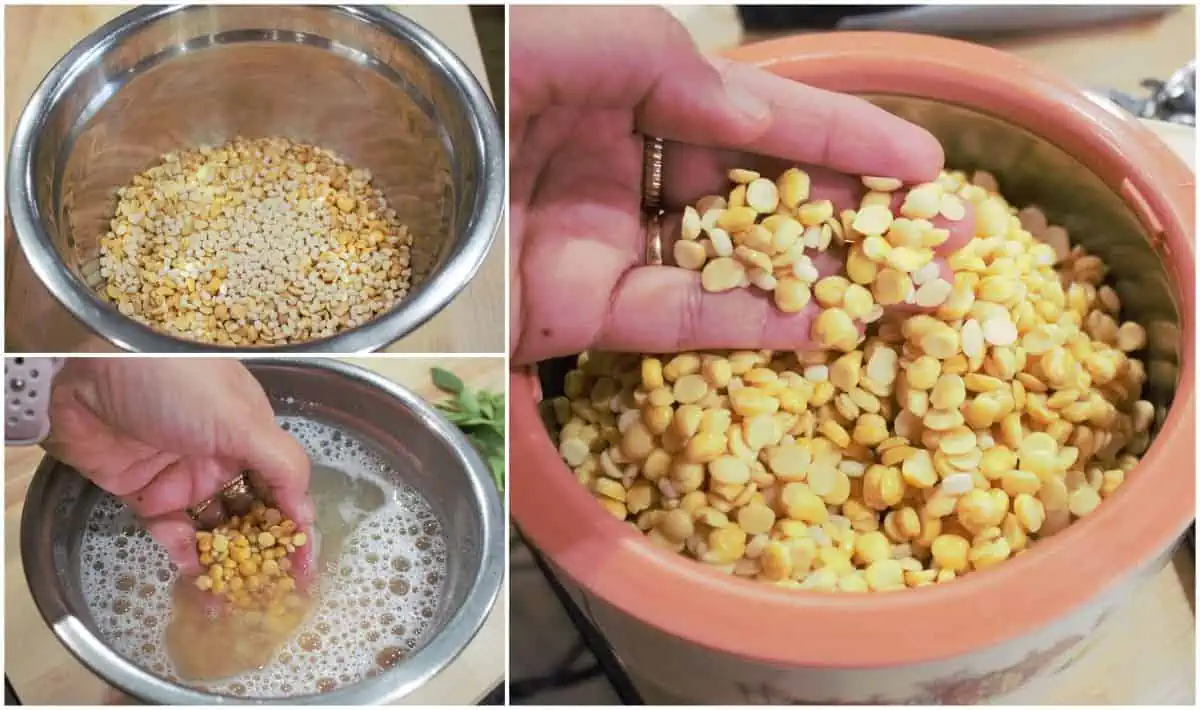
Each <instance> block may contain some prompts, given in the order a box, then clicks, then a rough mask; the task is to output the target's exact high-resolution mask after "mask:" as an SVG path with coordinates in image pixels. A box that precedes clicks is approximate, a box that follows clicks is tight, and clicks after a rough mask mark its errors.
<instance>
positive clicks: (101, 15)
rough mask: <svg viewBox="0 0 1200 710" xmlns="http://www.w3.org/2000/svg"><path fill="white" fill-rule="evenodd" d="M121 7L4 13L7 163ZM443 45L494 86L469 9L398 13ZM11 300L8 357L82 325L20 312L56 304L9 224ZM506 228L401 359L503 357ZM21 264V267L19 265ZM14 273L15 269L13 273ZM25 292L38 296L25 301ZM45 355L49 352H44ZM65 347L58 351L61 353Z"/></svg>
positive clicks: (397, 347) (399, 347) (95, 347)
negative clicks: (32, 120)
mask: <svg viewBox="0 0 1200 710" xmlns="http://www.w3.org/2000/svg"><path fill="white" fill-rule="evenodd" d="M126 9H127V7H122V6H119V5H104V6H66V5H63V6H36V5H30V6H21V7H13V6H9V7H6V8H5V9H4V21H5V51H4V58H5V66H4V99H5V107H4V127H5V141H4V151H5V156H7V151H8V147H9V141H10V140H11V136H12V132H13V128H14V126H16V123H17V120H18V119H19V118H20V115H21V111H22V110H24V108H25V102H26V101H27V100H28V99H29V97H30V96H31V95H32V94H33V92H34V90H35V89H36V88H37V86H38V84H39V83H40V82H41V80H42V78H43V77H44V76H45V75H46V73H47V72H48V71H49V70H50V68H51V67H52V66H54V63H55V62H57V61H58V60H59V58H60V57H62V55H64V54H65V53H66V52H67V51H68V50H70V48H71V47H72V46H73V45H74V44H75V43H76V42H78V41H79V40H81V39H82V38H83V37H85V36H86V35H87V34H88V33H90V32H92V31H93V30H95V29H96V28H97V27H99V26H100V25H102V24H104V23H105V22H108V21H109V20H111V19H112V18H114V17H116V16H117V15H119V14H120V13H121V12H123V11H124V10H126ZM396 9H397V10H399V11H400V12H402V13H404V14H405V15H407V16H408V17H410V18H411V19H413V20H414V21H416V22H417V23H419V24H421V25H422V26H424V28H425V29H427V30H429V31H430V32H431V33H432V34H433V35H435V36H436V37H437V38H438V39H440V40H442V42H444V43H445V44H446V46H448V47H449V48H450V49H451V50H453V51H454V52H455V54H457V55H458V56H459V58H460V59H462V61H463V62H464V63H465V64H466V65H467V67H468V68H469V69H470V70H471V71H472V72H473V73H474V74H475V76H476V78H477V79H479V82H480V84H481V85H482V86H483V88H484V91H488V93H489V94H490V93H491V92H490V90H489V87H488V81H487V73H486V72H485V71H484V63H483V56H482V54H481V52H480V48H479V42H478V40H477V38H476V35H475V28H474V24H473V22H472V20H471V13H470V9H469V8H468V7H467V6H465V5H457V6H456V5H442V6H424V5H413V6H398V7H397V8H396ZM5 222H6V224H5V260H6V264H7V265H8V266H7V268H6V269H5V274H4V284H5V296H6V302H7V306H6V311H5V337H6V340H5V343H6V348H7V351H8V352H10V353H11V352H17V351H21V352H31V351H37V349H38V347H39V345H38V343H37V342H31V341H30V336H31V334H33V333H39V332H50V331H51V330H60V329H77V328H79V327H81V326H79V325H78V324H77V323H76V321H75V320H74V319H73V318H72V317H71V316H70V315H69V314H68V313H67V312H66V311H65V310H63V309H62V308H60V307H59V306H58V304H57V302H53V304H52V307H51V308H48V309H46V310H45V311H44V312H43V311H38V312H30V311H29V310H28V309H25V310H23V309H22V301H26V300H27V301H29V302H35V303H47V304H50V302H51V301H52V299H51V298H50V297H49V296H48V294H45V293H44V290H45V289H44V288H43V287H42V285H41V283H40V282H39V281H38V280H37V279H36V277H35V276H34V275H33V274H32V273H31V272H30V271H29V268H28V266H27V265H26V264H25V263H24V262H25V257H24V255H23V254H22V253H21V250H20V248H19V247H18V246H17V244H16V238H15V236H13V235H12V234H11V225H9V224H8V221H7V219H6V220H5ZM506 231H507V230H506V227H505V225H504V224H501V226H500V232H499V234H498V235H497V238H496V243H495V245H494V247H493V248H492V250H491V252H490V253H489V254H488V256H487V258H486V259H485V261H484V263H483V266H482V267H481V268H480V270H479V273H478V274H477V275H476V276H475V279H474V280H472V281H471V283H470V284H469V285H468V286H467V287H466V288H465V289H463V291H462V292H461V293H459V295H458V297H457V298H455V299H454V301H453V302H451V303H450V304H449V305H448V306H446V308H445V310H443V311H442V312H441V313H439V314H438V315H437V316H435V317H434V318H433V319H431V320H430V321H429V322H428V323H426V324H425V325H424V326H423V327H421V328H419V329H418V330H416V331H415V332H413V333H412V334H410V335H409V336H407V337H405V338H403V339H401V340H399V341H397V342H396V343H393V344H392V345H391V346H390V347H389V348H388V350H390V351H396V352H425V353H437V352H463V353H501V352H504V351H505V349H506V348H507V345H506V342H505V339H504V316H505V305H504V304H505V298H504V288H505V256H504V255H505V249H504V244H505V240H504V235H505V233H506ZM18 262H19V263H18ZM14 267H16V268H14ZM22 293H36V294H38V296H37V297H34V298H30V297H26V298H22V297H21V294H22ZM87 343H88V344H87V346H86V348H87V351H89V352H91V351H99V352H108V351H111V350H112V348H111V346H108V345H107V344H106V343H103V342H102V341H100V340H99V338H95V337H92V338H89V339H88V341H87ZM40 347H41V348H42V349H45V348H47V347H54V346H46V345H41V346H40ZM62 347H63V346H59V347H58V348H56V350H59V349H62Z"/></svg>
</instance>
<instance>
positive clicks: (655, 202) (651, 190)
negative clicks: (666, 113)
mask: <svg viewBox="0 0 1200 710" xmlns="http://www.w3.org/2000/svg"><path fill="white" fill-rule="evenodd" d="M644 141H645V143H644V149H643V155H642V161H643V163H642V211H644V212H645V213H646V214H652V215H656V214H658V213H659V212H660V211H661V210H662V184H663V139H662V138H654V137H652V136H646V137H645V138H644Z"/></svg>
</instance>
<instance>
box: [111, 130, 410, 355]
mask: <svg viewBox="0 0 1200 710" xmlns="http://www.w3.org/2000/svg"><path fill="white" fill-rule="evenodd" d="M117 194H118V198H119V199H118V202H117V208H116V214H115V216H114V217H113V219H112V221H111V231H110V232H108V233H107V234H106V235H105V236H104V237H103V238H102V239H101V240H100V254H99V267H100V268H99V272H100V282H99V283H98V285H97V287H96V288H97V291H98V293H99V295H100V296H101V298H103V299H105V300H107V301H109V302H111V303H113V304H114V305H115V306H116V307H117V308H118V309H119V310H120V311H121V313H123V314H125V315H127V316H130V317H131V318H134V319H135V320H138V321H140V322H142V323H144V324H146V325H149V326H151V327H153V328H155V329H157V330H160V331H163V332H165V333H168V334H170V335H173V336H176V337H181V338H187V339H191V340H197V341H201V342H205V343H215V344H219V345H225V346H254V345H284V344H289V343H298V342H303V341H306V340H312V339H315V338H322V337H326V336H331V335H334V334H336V333H338V332H340V331H342V330H345V329H347V328H353V327H355V326H358V325H361V324H363V323H366V322H367V321H369V320H371V319H372V318H374V317H375V316H377V315H379V314H380V313H383V312H384V311H386V310H388V309H390V308H391V307H392V306H393V305H395V304H396V302H397V301H399V300H400V299H401V298H403V297H404V296H405V294H406V293H407V292H408V289H409V285H410V281H411V277H412V270H411V268H410V265H409V247H410V246H411V244H412V236H411V235H409V233H408V229H407V227H405V226H404V225H402V224H400V223H399V221H398V220H397V218H396V212H395V211H394V210H392V209H390V208H389V207H388V205H387V203H386V202H385V201H384V199H383V195H382V193H381V192H380V191H379V190H378V189H377V188H376V187H374V186H373V185H372V184H371V175H370V173H368V172H367V171H365V170H359V169H353V168H351V167H349V166H347V165H346V164H345V163H344V162H343V161H342V160H341V159H339V158H338V157H336V156H335V155H334V154H333V153H331V152H330V151H328V150H325V149H322V148H319V147H316V146H312V145H306V144H301V143H293V142H291V141H289V140H287V139H284V138H265V139H256V140H243V139H237V140H234V141H232V142H230V143H227V144H225V145H222V146H219V147H216V148H208V147H204V148H200V149H198V150H188V151H181V152H177V153H169V154H167V155H166V156H164V157H163V162H162V163H161V164H160V165H157V166H155V167H153V168H150V169H149V170H147V171H146V172H144V173H142V174H140V175H138V176H136V177H135V178H134V179H133V182H132V184H130V185H128V186H126V187H123V188H121V189H120V190H118V192H117Z"/></svg>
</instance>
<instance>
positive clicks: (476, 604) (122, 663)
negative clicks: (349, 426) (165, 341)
mask: <svg viewBox="0 0 1200 710" xmlns="http://www.w3.org/2000/svg"><path fill="white" fill-rule="evenodd" d="M246 365H247V367H249V368H250V369H251V370H254V369H255V367H256V366H263V367H266V368H270V367H275V366H284V367H297V368H302V369H307V370H328V371H333V372H335V373H338V374H340V375H342V376H344V377H347V378H349V379H352V380H357V381H359V382H361V383H365V384H367V385H371V386H374V387H375V388H376V389H379V390H382V391H383V392H384V393H386V394H389V395H391V396H392V397H394V398H395V399H397V400H398V401H399V403H400V404H401V405H402V406H403V407H405V408H407V409H409V410H410V411H412V412H413V413H414V415H415V416H416V417H417V419H419V420H420V421H421V422H422V423H423V424H424V425H426V426H427V427H428V428H429V430H430V431H431V432H432V433H433V434H434V435H435V436H437V437H438V438H439V439H441V440H443V441H445V442H446V443H447V444H448V445H449V446H450V448H451V449H452V450H453V451H454V453H455V454H456V455H457V457H458V458H459V460H460V462H461V463H462V464H463V466H464V468H465V469H466V473H467V478H468V483H469V486H468V488H469V492H470V495H471V496H472V497H473V498H474V499H475V501H476V504H477V505H476V507H477V508H478V510H479V511H480V531H481V532H480V541H479V545H480V557H481V562H480V565H479V569H478V570H476V572H475V575H474V578H473V579H472V580H471V583H470V584H471V587H470V589H469V591H468V592H467V595H466V597H465V598H464V600H463V603H462V604H461V605H460V606H459V607H458V608H457V609H455V610H454V612H453V613H452V614H451V615H450V617H449V619H448V620H447V621H446V623H445V625H444V626H443V627H442V628H441V629H440V630H439V631H438V632H437V633H436V634H435V635H433V636H432V637H431V638H430V639H429V641H428V642H427V643H426V644H425V645H424V646H421V647H420V648H419V649H418V650H417V651H415V652H414V653H412V654H411V655H410V656H409V657H408V658H407V660H406V661H405V662H404V663H403V664H400V665H398V666H396V667H394V668H392V669H390V670H388V671H385V672H383V673H380V674H379V675H377V676H375V677H373V678H364V679H363V680H361V681H359V682H357V683H354V684H352V685H349V686H346V687H338V688H335V689H334V690H332V691H330V692H328V693H324V694H309V695H295V696H289V697H285V698H243V697H236V696H229V695H220V694H216V693H207V692H204V691H199V690H195V689H192V688H188V687H186V686H183V685H181V684H178V683H174V682H171V681H168V680H166V679H163V678H160V677H159V676H157V675H155V674H153V673H151V672H149V671H147V670H144V669H143V668H141V667H140V666H138V665H137V664H135V663H133V662H132V661H130V660H128V659H126V658H125V657H124V656H122V655H121V654H119V653H117V652H116V651H114V650H113V649H112V648H110V647H109V646H108V645H107V644H106V643H105V642H104V641H103V640H102V639H101V638H100V637H99V636H98V635H97V634H94V633H92V631H90V630H89V629H88V627H87V625H86V624H84V623H83V622H82V621H81V620H80V619H79V617H77V616H75V615H73V614H72V613H71V611H70V609H69V608H68V605H67V602H66V600H65V599H64V598H63V595H62V589H61V587H60V586H59V585H58V584H57V583H56V581H55V578H56V573H55V572H54V571H53V570H52V569H48V568H47V566H53V561H52V560H51V559H50V558H49V556H47V555H39V554H38V552H37V550H38V548H39V546H40V543H41V536H40V535H39V533H40V532H41V531H42V529H43V527H42V526H43V525H45V524H48V522H47V519H46V518H44V517H40V518H39V516H35V515H29V514H27V513H29V510H30V506H31V505H33V504H34V501H38V503H37V504H38V505H44V503H45V501H44V499H45V498H46V488H47V485H48V480H49V478H50V475H51V474H52V473H53V472H54V471H55V470H57V469H58V468H59V467H60V466H61V467H66V468H68V470H70V471H71V472H72V473H74V474H75V475H79V474H78V473H77V472H75V471H74V470H73V469H70V467H68V466H67V465H66V464H64V463H61V462H59V461H57V460H56V459H54V458H52V457H50V456H45V457H43V458H42V461H41V463H40V464H39V465H38V468H37V471H36V472H35V473H34V476H33V480H32V481H31V483H30V485H29V491H28V493H27V494H26V498H25V503H24V504H23V506H22V511H21V531H20V536H21V541H20V544H21V559H22V563H23V567H24V571H25V580H26V583H27V585H28V586H29V589H30V592H31V596H32V597H33V600H34V603H35V605H36V606H37V608H38V611H39V613H40V614H41V616H42V618H43V620H45V622H46V624H47V626H49V627H50V630H51V631H52V632H53V633H54V635H55V637H56V638H57V639H58V641H59V643H61V644H62V645H63V646H64V647H65V648H66V649H67V650H68V651H69V652H70V653H71V655H72V656H74V657H75V659H76V660H78V661H79V662H80V663H82V664H83V665H84V666H85V667H86V668H88V670H90V671H91V672H92V673H94V674H95V675H96V676H97V677H100V678H102V679H103V680H104V681H105V682H108V683H111V684H112V685H114V686H116V687H117V688H119V689H121V690H122V691H123V692H125V693H127V694H129V695H131V696H133V697H136V698H142V699H147V700H150V701H151V702H153V703H155V704H171V705H176V704H182V705H230V704H236V705H247V704H252V705H296V704H302V705H365V704H392V703H395V702H397V701H400V700H402V699H403V698H404V697H406V696H408V695H409V694H411V693H413V692H415V691H416V690H417V689H419V688H421V687H423V686H425V685H427V684H428V683H429V682H430V680H431V679H432V678H434V677H435V676H437V675H438V674H439V673H441V672H442V671H443V670H445V669H446V667H447V666H449V665H450V664H451V663H452V662H453V661H454V660H455V659H457V658H458V656H459V655H460V654H461V653H462V652H463V651H464V650H466V648H467V646H469V645H470V643H471V641H472V640H474V638H475V636H476V635H477V634H478V633H479V631H480V629H482V628H483V624H484V622H485V621H486V620H487V618H488V615H489V614H490V613H491V611H492V609H493V608H494V607H495V605H496V600H497V599H498V598H499V595H500V588H501V585H502V583H503V580H504V572H505V569H504V568H505V565H504V560H505V539H506V537H507V536H506V534H505V533H506V528H505V524H504V514H503V506H502V504H501V499H500V496H499V495H498V494H497V493H496V490H495V484H494V483H493V482H492V478H491V473H490V471H489V469H488V467H487V466H486V465H485V464H484V462H483V460H482V459H481V458H480V457H479V454H478V453H477V452H476V451H475V448H474V447H473V446H472V445H471V443H470V442H469V441H468V440H467V438H466V436H464V435H463V433H462V432H461V431H460V430H459V429H458V428H457V427H456V426H454V425H453V424H451V423H450V421H449V420H448V419H446V418H445V417H444V416H443V415H442V414H441V413H440V412H438V411H437V408H435V407H434V406H433V405H431V404H429V403H428V402H426V401H425V400H424V399H423V398H421V397H420V396H418V395H417V394H415V393H414V392H412V391H411V390H409V389H408V388H407V387H405V386H404V385H401V384H399V383H397V382H394V381H392V380H389V379H387V378H386V377H384V376H383V375H380V374H377V373H375V372H372V371H370V370H367V369H365V368H363V367H361V366H358V365H352V364H349V363H344V362H339V361H334V360H324V359H312V358H287V357H272V358H247V359H246ZM89 485H91V484H89ZM93 487H94V486H93ZM31 561H32V562H31ZM39 561H44V563H39ZM39 588H40V589H45V590H46V593H44V594H37V593H36V592H35V591H34V590H35V589H39Z"/></svg>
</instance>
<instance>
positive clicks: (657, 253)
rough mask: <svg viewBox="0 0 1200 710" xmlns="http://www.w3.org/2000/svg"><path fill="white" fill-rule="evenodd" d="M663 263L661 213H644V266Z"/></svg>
mask: <svg viewBox="0 0 1200 710" xmlns="http://www.w3.org/2000/svg"><path fill="white" fill-rule="evenodd" d="M662 265H663V243H662V213H656V214H648V215H646V266H662Z"/></svg>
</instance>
